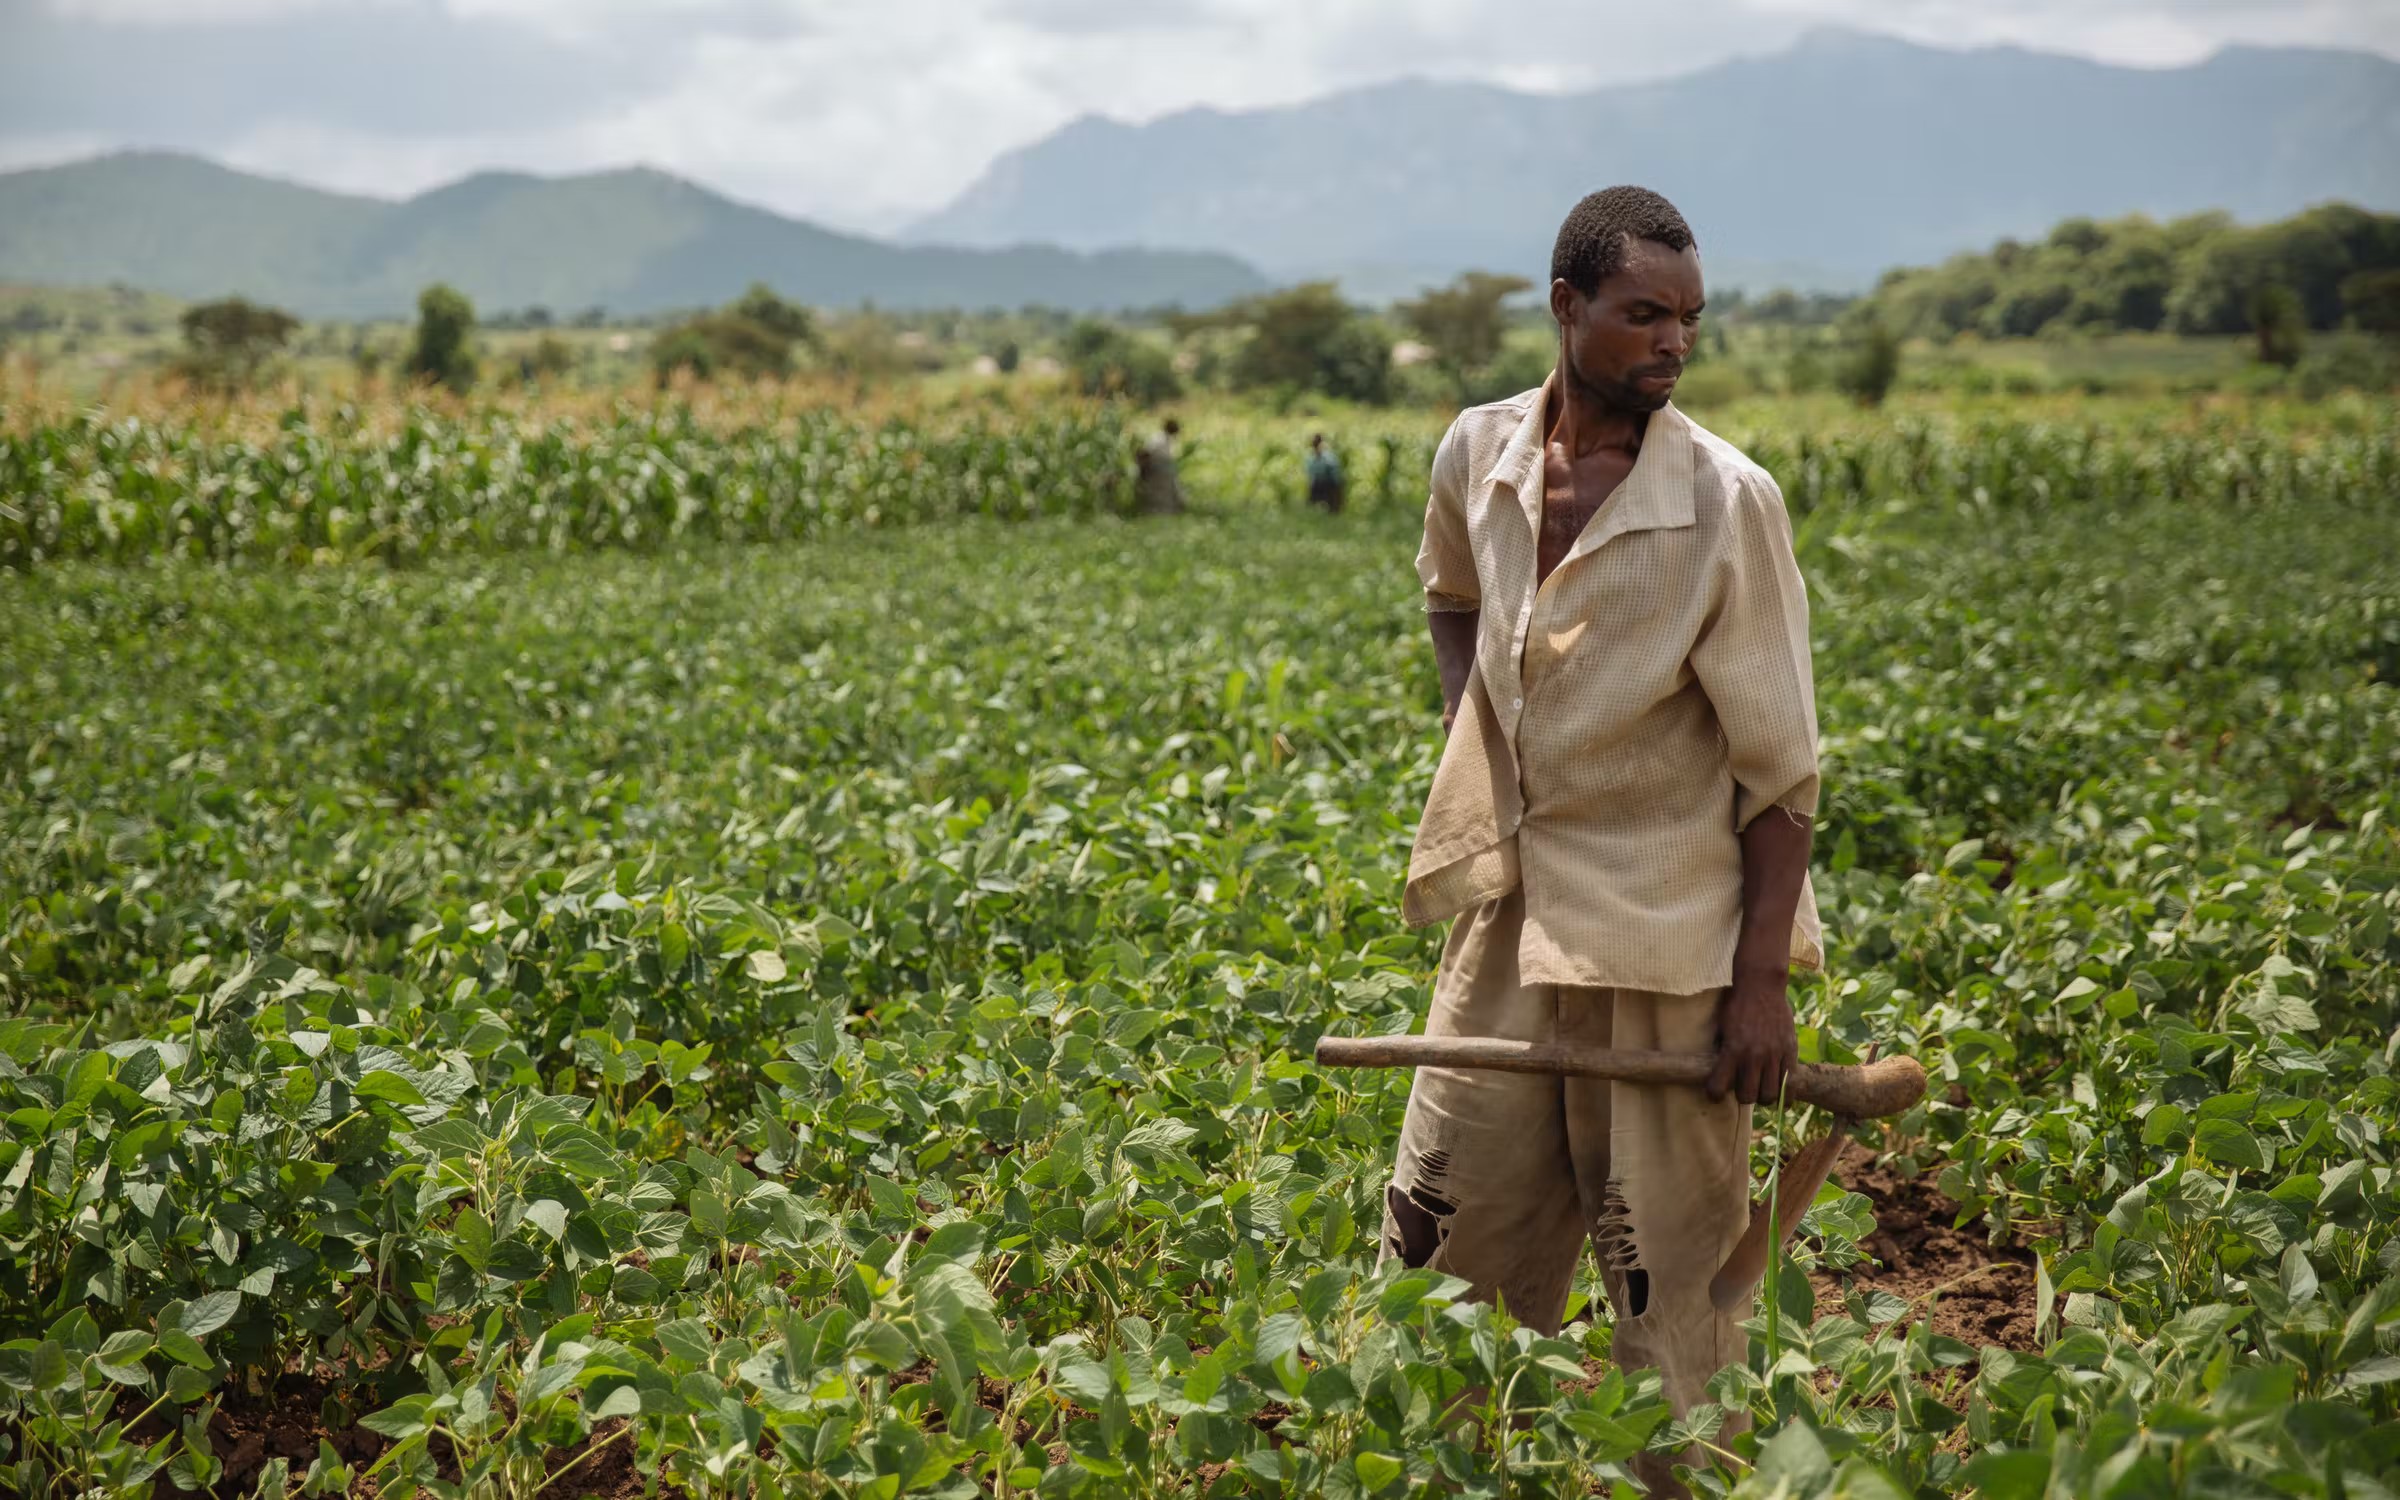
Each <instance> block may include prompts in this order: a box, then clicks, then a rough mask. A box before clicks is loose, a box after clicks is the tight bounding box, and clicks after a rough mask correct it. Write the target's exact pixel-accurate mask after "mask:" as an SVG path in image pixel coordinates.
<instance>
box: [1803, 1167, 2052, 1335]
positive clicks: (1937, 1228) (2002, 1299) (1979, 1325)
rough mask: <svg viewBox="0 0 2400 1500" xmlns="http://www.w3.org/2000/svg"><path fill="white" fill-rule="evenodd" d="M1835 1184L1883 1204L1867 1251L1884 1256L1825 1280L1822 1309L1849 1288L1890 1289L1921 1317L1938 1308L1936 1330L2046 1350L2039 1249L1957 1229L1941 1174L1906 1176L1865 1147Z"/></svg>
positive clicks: (1838, 1171) (1837, 1170)
mask: <svg viewBox="0 0 2400 1500" xmlns="http://www.w3.org/2000/svg"><path fill="white" fill-rule="evenodd" d="M1833 1177H1834V1180H1835V1181H1836V1182H1839V1183H1840V1184H1841V1185H1842V1186H1843V1187H1845V1188H1848V1189H1849V1190H1850V1191H1851V1192H1854V1193H1861V1194H1864V1195H1865V1196H1866V1198H1867V1200H1868V1201H1869V1202H1870V1203H1872V1204H1873V1205H1874V1209H1875V1233H1874V1234H1872V1235H1870V1236H1869V1237H1868V1238H1867V1240H1866V1242H1865V1244H1864V1247H1863V1248H1865V1249H1866V1250H1867V1251H1868V1252H1869V1253H1870V1254H1871V1255H1873V1257H1874V1259H1873V1260H1872V1261H1871V1262H1869V1263H1867V1264H1865V1265H1860V1266H1853V1267H1851V1268H1850V1269H1848V1270H1846V1271H1842V1272H1838V1273H1833V1274H1820V1275H1818V1276H1817V1277H1816V1278H1815V1280H1816V1286H1817V1299H1818V1302H1819V1304H1820V1305H1823V1304H1824V1303H1826V1302H1827V1301H1829V1300H1830V1301H1838V1300H1839V1299H1840V1297H1841V1285H1842V1283H1844V1282H1848V1283H1851V1284H1853V1285H1856V1286H1857V1287H1859V1288H1860V1289H1862V1290H1868V1289H1873V1290H1880V1291H1885V1292H1889V1293H1891V1294H1892V1295H1893V1296H1895V1297H1899V1298H1901V1299H1903V1300H1904V1301H1907V1302H1909V1303H1910V1304H1912V1309H1913V1311H1914V1313H1915V1314H1917V1315H1921V1314H1922V1312H1923V1310H1924V1309H1925V1307H1927V1306H1928V1305H1930V1307H1931V1308H1932V1313H1933V1318H1932V1321H1933V1331H1934V1332H1935V1333H1938V1334H1943V1335H1946V1336H1947V1337H1950V1338H1954V1339H1957V1340H1958V1341H1959V1342H1961V1343H1963V1344H1966V1345H1968V1346H1970V1347H1972V1348H1977V1349H1980V1348H1983V1347H1985V1346H1987V1345H1988V1346H1993V1347H1997V1348H2001V1349H2013V1350H2018V1351H2021V1352H2026V1353H2036V1352H2039V1351H2040V1349H2041V1344H2040V1342H2039V1341H2038V1340H2037V1339H2036V1338H2035V1337H2034V1331H2033V1330H2034V1311H2035V1308H2034V1276H2033V1252H2032V1251H2031V1250H2029V1249H2027V1248H2025V1247H2024V1246H2023V1245H2021V1244H2017V1243H2015V1242H2014V1241H2013V1240H2009V1241H2004V1242H2003V1243H2001V1244H1997V1245H1995V1244H1993V1243H1992V1242H1991V1241H1990V1240H1989V1239H1988V1238H1987V1237H1986V1236H1985V1233H1984V1231H1983V1229H1982V1228H1981V1227H1980V1226H1979V1225H1975V1224H1968V1225H1965V1226H1963V1227H1953V1224H1954V1221H1955V1220H1956V1219H1957V1218H1958V1212H1959V1209H1958V1204H1957V1203H1956V1202H1955V1201H1953V1200H1952V1199H1950V1198H1949V1197H1947V1196H1945V1195H1944V1194H1943V1193H1942V1192H1941V1191H1940V1190H1938V1189H1937V1188H1935V1187H1934V1185H1933V1183H1934V1178H1933V1176H1932V1174H1930V1173H1928V1174H1926V1175H1923V1176H1918V1177H1901V1176H1899V1175H1898V1174H1897V1173H1895V1172H1894V1171H1892V1169H1891V1168H1890V1167H1889V1166H1888V1165H1887V1164H1886V1163H1885V1162H1884V1161H1883V1159H1882V1158H1880V1157H1878V1156H1877V1155H1875V1154H1874V1153H1873V1152H1871V1151H1868V1150H1867V1149H1866V1148H1865V1147H1863V1146H1861V1145H1859V1144H1858V1143H1857V1142H1855V1141H1853V1142H1851V1143H1850V1144H1849V1145H1848V1146H1846V1147H1844V1148H1843V1150H1842V1154H1841V1156H1840V1158H1839V1159H1838V1160H1836V1161H1835V1162H1834V1167H1833Z"/></svg>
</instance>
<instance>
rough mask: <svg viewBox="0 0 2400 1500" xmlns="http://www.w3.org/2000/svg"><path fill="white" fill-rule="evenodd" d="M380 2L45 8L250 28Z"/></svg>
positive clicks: (98, 0) (190, 1) (277, 0)
mask: <svg viewBox="0 0 2400 1500" xmlns="http://www.w3.org/2000/svg"><path fill="white" fill-rule="evenodd" d="M379 3H389V0H48V4H47V6H46V7H45V8H46V9H47V10H49V12H50V13H51V14H52V15H55V16H60V17H64V18H66V19H68V20H76V21H97V22H100V23H103V24H105V25H131V26H194V25H200V26H208V25H249V24H253V23H256V22H260V21H275V20H281V19H283V18H285V17H288V16H296V15H300V14H302V13H304V12H307V11H324V10H330V9H333V8H334V7H336V6H338V5H343V4H348V5H350V6H352V7H357V6H359V5H362V4H379Z"/></svg>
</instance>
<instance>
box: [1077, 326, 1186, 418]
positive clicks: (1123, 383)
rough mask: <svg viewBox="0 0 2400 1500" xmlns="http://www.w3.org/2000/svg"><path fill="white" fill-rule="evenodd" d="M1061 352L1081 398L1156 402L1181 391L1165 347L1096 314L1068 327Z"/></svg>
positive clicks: (1169, 398)
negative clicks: (1103, 397)
mask: <svg viewBox="0 0 2400 1500" xmlns="http://www.w3.org/2000/svg"><path fill="white" fill-rule="evenodd" d="M1061 354H1062V356H1063V361H1064V363H1065V364H1066V367H1067V369H1068V370H1069V371H1070V372H1072V373H1073V375H1074V377H1075V384H1076V386H1077V388H1079V389H1080V390H1082V392H1083V393H1084V394H1085V395H1087V396H1123V397H1125V398H1127V399H1129V400H1132V401H1136V402H1139V403H1140V404H1142V405H1144V406H1156V405H1158V404H1159V403H1161V402H1164V401H1172V400H1174V399H1175V398H1176V397H1177V396H1179V395H1181V394H1182V393H1183V382H1182V381H1181V380H1180V379H1178V378H1177V377H1176V374H1175V362H1174V360H1173V358H1172V357H1171V356H1170V355H1169V354H1168V353H1167V351H1166V350H1164V349H1161V348H1159V347H1158V346H1157V345H1155V344H1153V343H1151V342H1149V341H1148V340H1147V339H1143V338H1140V337H1138V336H1136V335H1134V334H1132V333H1129V332H1127V331H1126V330H1125V329H1122V328H1118V327H1116V326H1114V325H1113V324H1109V323H1104V322H1102V321H1100V320H1099V319H1097V318H1085V319H1083V320H1082V321H1080V322H1078V323H1077V324H1076V325H1075V326H1074V327H1072V328H1070V329H1068V330H1067V337H1066V342H1065V345H1064V346H1063V348H1062V349H1061Z"/></svg>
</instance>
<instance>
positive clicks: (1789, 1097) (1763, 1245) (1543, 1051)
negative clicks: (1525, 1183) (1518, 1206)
mask: <svg viewBox="0 0 2400 1500" xmlns="http://www.w3.org/2000/svg"><path fill="white" fill-rule="evenodd" d="M1317 1062H1318V1064H1319V1065H1321V1066H1323V1067H1328V1068H1488V1069H1491V1070H1494V1071H1497V1072H1503V1073H1548V1074H1551V1075H1553V1076H1556V1077H1565V1078H1606V1079H1611V1080H1613V1081H1616V1082H1619V1083H1662V1084H1681V1085H1684V1086H1686V1087H1689V1088H1698V1087H1700V1085H1701V1084H1702V1083H1704V1082H1705V1081H1707V1078H1708V1075H1709V1073H1710V1072H1711V1071H1713V1070H1714V1069H1715V1067H1716V1059H1715V1058H1714V1057H1713V1056H1709V1055H1706V1054H1702V1053H1682V1052H1618V1051H1610V1050H1607V1049H1603V1048H1596V1047H1569V1046H1560V1045H1557V1044H1544V1043H1536V1042H1506V1041H1497V1040H1493V1039H1489V1038H1482V1037H1455V1036H1329V1037H1324V1038H1321V1039H1319V1041H1318V1042H1317ZM1783 1097H1784V1100H1785V1102H1787V1103H1792V1104H1813V1105H1815V1106H1817V1107H1818V1108H1819V1109H1822V1110H1825V1111H1826V1112H1828V1113H1829V1114H1831V1115H1832V1116H1833V1128H1832V1129H1831V1130H1829V1131H1827V1132H1826V1133H1825V1134H1824V1135H1822V1136H1820V1137H1818V1138H1817V1139H1816V1140H1813V1141H1811V1142H1809V1143H1808V1144H1807V1145H1805V1146H1803V1147H1801V1148H1800V1149H1799V1150H1798V1151H1797V1152H1795V1153H1794V1154H1793V1156H1792V1158H1791V1159H1790V1160H1789V1161H1786V1162H1785V1163H1784V1164H1783V1167H1782V1170H1781V1171H1780V1173H1779V1174H1778V1183H1777V1187H1776V1190H1775V1194H1774V1197H1773V1199H1772V1203H1773V1205H1774V1207H1773V1211H1770V1210H1769V1205H1768V1204H1767V1203H1758V1204H1754V1205H1753V1206H1752V1207H1751V1210H1750V1228H1749V1229H1748V1231H1746V1232H1745V1233H1744V1234H1743V1235H1742V1238H1741V1242H1740V1243H1738V1244H1736V1245H1735V1246H1734V1247H1733V1251H1732V1253H1731V1254H1729V1255H1727V1256H1726V1257H1725V1264H1724V1265H1722V1266H1720V1267H1718V1269H1717V1274H1716V1277H1715V1279H1713V1280H1712V1281H1710V1283H1709V1287H1708V1294H1709V1298H1710V1300H1712V1301H1713V1302H1715V1303H1716V1305H1717V1307H1718V1309H1719V1310H1720V1311H1731V1310H1732V1309H1734V1308H1736V1307H1739V1306H1740V1305H1741V1304H1742V1303H1743V1302H1744V1301H1745V1300H1746V1299H1747V1298H1748V1297H1749V1296H1750V1294H1751V1292H1752V1291H1753V1290H1754V1289H1756V1287H1757V1286H1758V1283H1759V1278H1761V1277H1763V1276H1764V1275H1766V1272H1767V1263H1768V1262H1769V1261H1771V1260H1773V1259H1774V1258H1775V1253H1776V1252H1777V1251H1778V1250H1780V1249H1782V1248H1783V1242H1784V1239H1785V1237H1786V1236H1788V1235H1789V1234H1790V1233H1791V1232H1792V1226H1793V1225H1795V1224H1797V1223H1799V1222H1800V1216H1801V1215H1802V1214H1804V1213H1806V1212H1808V1207H1809V1205H1810V1204H1811V1203H1813V1202H1815V1201H1816V1197H1817V1189H1819V1188H1821V1187H1823V1186H1824V1185H1825V1178H1826V1176H1827V1175H1828V1174H1829V1173H1831V1172H1832V1171H1833V1159H1834V1158H1835V1157H1836V1156H1838V1155H1840V1154H1841V1150H1842V1142H1843V1141H1844V1140H1845V1139H1847V1138H1848V1136H1849V1134H1850V1130H1851V1127H1852V1126H1853V1125H1855V1124H1856V1123H1857V1122H1858V1121H1860V1120H1876V1119H1882V1118H1884V1117H1886V1116H1888V1115H1897V1114H1902V1113H1905V1112H1906V1111H1907V1110H1908V1109H1910V1108H1911V1107H1913V1106H1914V1105H1915V1104H1916V1102H1917V1101H1918V1100H1920V1099H1922V1098H1924V1097H1925V1069H1924V1067H1923V1066H1922V1065H1920V1064H1919V1063H1918V1062H1917V1060H1916V1059H1915V1058H1912V1057H1886V1058H1883V1059H1881V1060H1877V1059H1876V1057H1875V1056H1874V1054H1873V1053H1869V1054H1868V1058H1867V1061H1865V1062H1863V1063H1859V1064H1855V1065H1837V1064H1830V1063H1801V1064H1800V1065H1799V1066H1797V1067H1795V1068H1793V1069H1792V1071H1791V1075H1790V1076H1789V1078H1787V1079H1786V1080H1785V1083H1784V1091H1783Z"/></svg>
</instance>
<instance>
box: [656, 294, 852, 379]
mask: <svg viewBox="0 0 2400 1500" xmlns="http://www.w3.org/2000/svg"><path fill="white" fill-rule="evenodd" d="M818 342H819V340H818V336H817V320H816V318H815V317H814V316H813V315H812V314H811V313H810V312H809V310H808V309H807V308H805V307H802V306H800V305H799V304H798V303H795V302H786V301H785V300H784V299H783V298H781V297H779V296H777V295H776V294H775V291H774V289H773V288H771V287H769V286H767V285H766V284H765V283H764V282H753V283H751V286H750V290H748V291H746V292H744V293H742V295H741V296H739V297H737V298H735V299H734V300H733V301H731V302H729V303H727V304H726V305H725V306H724V307H722V308H720V309H718V310H717V311H715V312H711V313H702V314H700V315H699V316H698V317H693V318H686V319H684V320H683V321H682V322H680V323H674V324H670V325H669V326H668V327H667V328H666V329H665V330H664V331H663V332H661V333H660V334H659V336H658V337H657V338H656V339H654V340H652V342H651V345H650V364H651V367H652V368H653V369H654V370H656V371H657V374H658V381H659V384H661V385H664V384H666V383H667V381H668V380H669V379H670V378H672V377H673V375H674V374H675V372H676V371H677V370H689V371H690V372H691V373H692V374H693V375H695V376H697V377H699V378H700V379H702V380H716V379H720V378H724V377H734V378H738V379H743V380H780V379H782V378H783V377H784V376H786V375H788V374H790V373H791V369H792V354H793V351H794V350H795V349H796V348H797V347H798V346H800V345H802V344H809V345H814V344H817V343H818Z"/></svg>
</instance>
